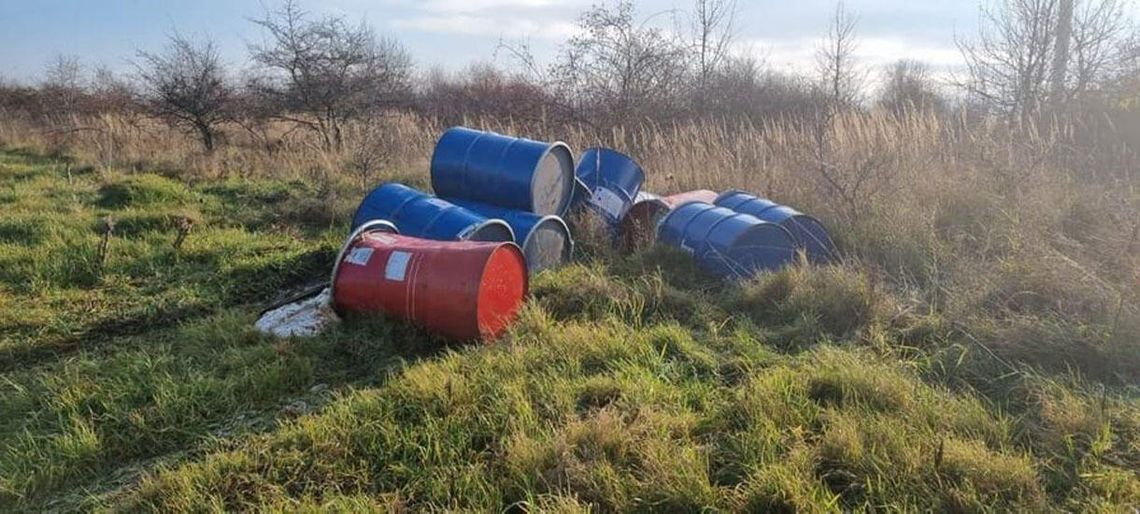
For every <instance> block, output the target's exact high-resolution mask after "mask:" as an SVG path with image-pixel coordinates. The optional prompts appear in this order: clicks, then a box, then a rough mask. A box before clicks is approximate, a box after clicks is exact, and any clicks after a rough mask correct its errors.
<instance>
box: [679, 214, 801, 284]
mask: <svg viewBox="0 0 1140 514" xmlns="http://www.w3.org/2000/svg"><path fill="white" fill-rule="evenodd" d="M657 240H658V241H659V242H661V243H664V244H667V245H671V246H677V247H680V248H681V249H683V250H685V251H687V252H689V253H691V254H693V257H694V258H695V259H696V260H697V264H698V265H700V267H701V268H702V269H704V270H705V271H707V272H709V273H711V274H713V275H716V276H718V277H721V278H728V279H740V278H747V277H750V276H752V275H754V274H755V273H756V272H759V271H774V270H777V269H780V268H782V267H784V266H787V265H789V264H791V263H792V262H794V260H795V239H794V238H792V235H791V234H790V233H788V231H787V230H785V229H784V228H783V227H780V226H779V225H776V224H774V223H768V222H766V221H761V220H759V219H757V218H755V217H753V216H749V215H747V214H740V213H737V212H734V211H732V210H730V209H725V208H723V207H717V206H715V205H712V204H708V203H704V202H689V203H685V204H682V205H680V206H678V207H677V208H676V209H673V212H671V213H669V215H668V216H666V217H665V218H664V219H663V220H661V225H660V227H659V229H658V236H657Z"/></svg>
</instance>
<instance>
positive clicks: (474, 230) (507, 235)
mask: <svg viewBox="0 0 1140 514" xmlns="http://www.w3.org/2000/svg"><path fill="white" fill-rule="evenodd" d="M377 219H379V220H387V221H390V222H392V223H393V224H394V225H396V227H397V228H398V229H399V230H400V233H401V234H403V235H407V236H412V237H420V238H424V239H434V240H437V241H456V240H469V241H514V233H513V232H512V231H511V227H510V226H509V225H508V224H507V223H506V222H504V221H502V220H498V219H489V218H487V217H484V216H481V215H479V214H477V213H475V212H472V211H470V210H467V209H464V208H462V207H459V206H458V205H455V204H453V203H451V202H448V201H446V200H441V199H439V198H434V197H432V196H429V195H427V194H425V193H423V192H420V191H417V190H415V189H412V188H410V187H408V186H405V185H403V184H395V183H391V184H385V185H382V186H380V187H378V188H376V189H374V190H373V191H372V192H371V193H368V196H366V197H364V201H362V202H361V203H360V206H359V207H357V209H356V214H355V215H354V216H353V218H352V227H353V229H356V228H357V227H359V226H361V225H363V224H364V223H366V222H368V221H370V220H377Z"/></svg>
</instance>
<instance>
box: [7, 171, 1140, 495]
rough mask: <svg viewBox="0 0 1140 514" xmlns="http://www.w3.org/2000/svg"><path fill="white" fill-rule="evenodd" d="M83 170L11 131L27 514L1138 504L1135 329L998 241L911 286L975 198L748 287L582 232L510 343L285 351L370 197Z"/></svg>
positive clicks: (538, 287) (15, 393) (369, 337)
mask: <svg viewBox="0 0 1140 514" xmlns="http://www.w3.org/2000/svg"><path fill="white" fill-rule="evenodd" d="M64 169H65V168H64V164H63V163H62V161H56V160H51V159H45V158H40V157H37V156H34V155H28V154H23V153H16V152H9V153H0V209H3V211H2V212H3V214H2V217H0V510H3V511H40V510H110V511H131V512H134V511H164V512H165V511H202V510H214V511H233V510H274V511H288V512H295V511H325V510H333V511H344V512H358V511H392V510H400V509H409V510H413V511H421V510H471V511H495V512H498V511H503V510H513V511H530V510H541V511H552V512H579V511H586V510H594V511H603V512H626V511H666V512H697V511H703V510H706V509H713V510H725V511H753V512H756V511H760V512H764V511H769V512H771V511H774V512H794V511H807V512H812V511H841V510H868V509H876V510H879V509H883V510H907V511H929V510H935V511H963V512H976V511H994V512H1008V511H1042V510H1058V509H1059V510H1075V511H1104V512H1122V511H1124V512H1127V511H1128V510H1129V509H1130V508H1133V507H1135V506H1136V505H1138V504H1140V476H1138V475H1137V471H1136V470H1137V469H1140V399H1138V395H1137V392H1136V391H1137V389H1136V388H1137V385H1138V384H1140V383H1138V381H1137V379H1136V376H1137V375H1136V374H1130V373H1131V372H1132V370H1134V369H1135V368H1133V366H1135V364H1136V363H1137V362H1138V361H1140V357H1137V355H1136V353H1137V346H1136V332H1135V330H1134V329H1133V328H1132V325H1129V323H1133V322H1134V321H1135V320H1134V319H1132V318H1131V317H1130V315H1129V314H1128V313H1127V312H1126V313H1125V315H1124V316H1115V317H1113V316H1107V315H1106V314H1105V312H1104V311H1106V310H1108V311H1111V310H1112V309H1111V308H1110V307H1111V306H1108V307H1106V306H1104V305H1099V304H1096V303H1094V302H1093V301H1092V300H1093V299H1095V298H1096V297H1095V295H1093V294H1092V293H1090V292H1089V291H1087V290H1083V289H1079V288H1078V289H1059V288H1058V287H1057V285H1056V282H1055V281H1054V279H1053V277H1055V275H1054V274H1051V273H1052V272H1053V271H1052V270H1049V269H1041V268H1033V267H1025V266H1023V265H1022V264H1021V261H1018V260H1017V259H1016V257H1017V255H1019V254H1018V253H1016V251H1015V250H1012V249H1010V248H1007V247H1001V246H992V247H990V248H991V249H990V250H989V253H986V254H984V255H975V256H970V257H969V258H970V259H976V260H971V261H970V262H971V263H973V264H974V265H977V266H979V267H978V268H977V269H978V270H979V273H983V272H984V273H991V275H989V276H991V277H998V278H999V279H1000V280H988V281H986V282H985V283H984V284H981V285H982V286H984V287H970V288H968V289H962V290H968V291H969V293H970V294H955V295H953V297H952V299H953V301H933V300H929V297H933V296H937V294H936V293H932V292H930V291H929V290H928V289H921V290H920V291H919V292H918V293H915V292H914V289H908V288H907V287H903V286H905V285H908V284H909V285H910V286H911V287H913V286H914V284H916V283H917V284H920V286H919V287H926V286H922V285H921V284H928V283H933V282H937V281H939V280H942V279H941V278H940V274H941V273H943V272H942V271H941V270H932V269H931V268H930V267H929V266H928V264H929V262H930V261H929V258H930V256H931V255H938V254H939V252H944V251H949V250H953V249H955V248H957V246H956V245H958V244H960V243H959V241H961V240H967V239H969V238H971V237H975V236H976V235H977V234H978V232H979V230H980V229H979V228H978V226H979V223H978V222H977V221H976V220H973V218H971V217H969V216H966V215H961V216H958V215H955V214H954V213H955V212H957V211H955V210H954V209H951V208H948V210H947V211H946V213H945V214H944V218H943V219H941V220H937V224H936V225H937V226H936V227H935V230H932V231H931V232H930V233H929V234H925V233H923V234H921V235H919V234H912V235H913V236H914V237H907V238H904V239H903V240H899V241H896V240H892V239H889V238H887V237H886V234H885V233H875V232H867V233H866V234H865V235H866V236H867V238H866V239H865V240H864V241H865V242H864V243H863V244H864V245H865V246H864V247H863V248H862V251H861V255H862V257H863V259H864V261H863V262H857V261H853V262H849V263H846V264H844V265H838V266H831V267H804V268H794V269H790V270H786V271H784V272H780V273H775V274H769V275H765V276H762V277H759V278H757V279H755V280H753V281H750V282H747V283H744V284H741V285H725V284H721V283H718V282H715V281H713V280H710V279H708V278H707V277H704V276H702V275H701V274H700V273H699V272H698V271H697V269H696V268H695V267H694V266H693V265H692V263H691V262H689V260H688V258H687V257H686V256H685V255H684V254H682V253H679V252H674V251H670V250H667V249H662V248H655V249H650V250H646V251H643V252H640V253H637V254H634V255H630V256H618V255H614V254H613V253H612V252H611V251H608V250H606V249H605V246H606V245H604V244H601V243H600V242H599V241H597V240H593V239H591V237H590V236H589V235H588V234H585V235H580V237H579V239H580V243H581V245H582V247H583V252H582V253H583V255H585V256H587V258H585V259H584V260H582V261H580V262H578V263H575V264H573V265H570V266H567V267H564V268H562V269H560V270H556V271H553V272H548V273H544V274H542V275H540V276H538V277H535V278H534V280H533V281H532V287H531V298H530V301H529V303H528V306H527V308H526V309H525V311H524V314H523V316H522V319H521V320H520V321H519V322H518V323H517V324H516V325H515V326H514V327H513V328H512V330H511V331H510V333H509V334H508V335H507V336H506V337H505V338H504V339H503V340H502V341H500V342H499V343H498V344H495V345H488V346H467V345H448V344H445V343H444V342H442V341H439V340H436V339H434V338H432V337H430V336H428V335H426V334H424V333H422V332H421V331H419V330H417V329H415V328H412V327H409V326H407V325H405V324H403V323H400V322H397V321H392V320H385V319H349V320H347V321H346V322H345V323H344V324H342V325H341V326H339V327H338V328H336V329H334V330H332V331H331V332H329V333H326V334H324V335H322V336H320V337H316V338H311V339H297V340H286V341H280V340H274V339H272V338H268V337H266V336H263V335H260V334H258V333H256V332H255V331H254V330H253V329H252V323H253V321H254V320H255V319H256V316H257V314H258V312H259V310H260V308H261V307H262V306H264V305H265V304H266V303H267V302H269V301H271V300H272V299H273V298H275V297H277V296H279V295H282V294H283V293H284V292H285V291H288V290H291V289H294V288H297V287H300V286H304V285H306V284H308V283H311V282H312V281H315V280H320V279H322V278H323V277H324V276H325V274H326V273H327V270H328V268H329V267H330V264H331V260H332V258H333V253H334V252H335V249H336V248H337V247H338V246H339V243H340V239H341V237H342V236H343V234H344V232H345V230H346V226H345V223H346V221H347V218H348V216H349V214H350V213H351V207H352V206H351V201H349V200H347V199H351V198H352V197H353V195H356V194H357V193H358V192H357V191H353V190H352V189H349V188H348V186H343V189H342V190H335V189H334V191H337V194H336V195H332V196H330V195H329V191H328V190H327V189H323V188H313V187H311V186H309V185H306V184H305V183H299V182H278V181H268V180H266V181H247V180H237V179H227V180H224V181H184V180H182V179H180V178H179V177H178V176H177V175H165V176H160V175H158V174H151V173H145V172H140V173H132V174H120V173H116V172H108V173H104V174H99V173H94V172H88V173H74V172H73V173H72V175H71V177H70V178H69V177H68V175H67V174H66V172H65V171H64ZM336 187H341V186H336ZM979 202H981V201H979ZM980 205H981V207H978V206H976V205H974V204H970V203H966V204H965V205H964V206H962V207H960V209H959V210H961V211H962V212H969V213H971V214H970V215H971V216H973V215H974V214H973V213H975V211H976V210H977V209H978V208H982V207H985V206H986V205H988V204H986V203H985V202H981V204H980ZM108 216H109V217H111V219H112V220H114V222H115V230H114V231H113V232H112V235H111V237H110V240H109V244H108V251H107V252H106V254H105V255H101V254H100V246H101V238H102V237H103V231H104V227H105V222H104V220H105V219H106V218H107V217H108ZM182 219H188V220H190V221H191V222H192V224H193V228H192V229H191V232H190V234H189V235H188V237H187V238H186V240H185V242H184V243H183V245H182V246H181V248H178V249H176V248H174V247H173V242H174V240H175V239H176V237H177V231H178V225H179V220H182ZM986 234H988V235H992V234H989V233H988V232H987V233H986ZM895 237H898V235H896V236H895ZM1007 240H1008V239H1007ZM948 249H949V250H948ZM983 264H984V267H983ZM883 270H888V271H887V272H884V271H883ZM895 271H901V272H902V273H901V275H904V276H906V277H907V278H908V280H911V279H913V280H914V282H907V283H906V284H900V283H899V282H896V281H893V280H890V278H889V277H890V276H891V274H892V273H894V272H895ZM941 287H950V286H947V285H943V286H941ZM956 291H958V290H956ZM1025 291H1030V292H1033V293H1034V294H1025V293H1024V292H1025ZM916 296H917V297H919V298H920V299H919V300H916V299H915V297H916ZM1039 297H1040V298H1050V299H1051V301H1042V300H1040V298H1039ZM916 306H917V307H916ZM1113 325H1115V329H1116V330H1115V331H1111V330H1109V327H1110V326H1113Z"/></svg>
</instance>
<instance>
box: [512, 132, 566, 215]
mask: <svg viewBox="0 0 1140 514" xmlns="http://www.w3.org/2000/svg"><path fill="white" fill-rule="evenodd" d="M507 137H510V136H507ZM515 139H523V138H515ZM537 142H538V143H542V141H537ZM555 151H560V152H562V154H563V155H564V156H565V157H566V162H568V163H570V180H569V184H566V183H564V184H563V191H562V193H563V194H562V199H561V200H560V203H559V204H558V208H557V209H556V210H555V212H553V213H545V212H538V211H539V209H538V198H537V197H535V194H534V192H535V191H534V186H535V182H536V181H537V180H538V170H539V168H541V167H542V161H544V160H546V156H548V155H551V154H552V153H554V152H555ZM555 159H558V157H557V156H555ZM558 162H559V163H561V162H562V159H558ZM576 170H577V167H576V166H574V151H573V150H571V149H570V145H568V144H566V143H564V142H562V141H554V142H552V143H549V144H547V145H546V148H545V149H544V150H543V151H542V155H541V156H539V158H538V161H537V162H535V163H534V168H533V169H531V172H530V211H531V212H533V213H535V214H538V215H540V216H545V215H558V216H561V215H564V214H566V211H567V210H569V209H570V205H571V204H572V203H573V202H574V191H575V190H576V189H577V185H576V184H575V183H574V180H575V179H577V178H578V175H577V173H576ZM562 176H563V177H565V176H566V169H565V168H563V169H562ZM563 182H566V181H565V180H564V181H563ZM567 186H568V187H567Z"/></svg>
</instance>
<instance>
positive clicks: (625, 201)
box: [574, 148, 645, 225]
mask: <svg viewBox="0 0 1140 514" xmlns="http://www.w3.org/2000/svg"><path fill="white" fill-rule="evenodd" d="M574 175H575V176H576V177H577V179H578V180H580V181H582V183H583V184H585V186H586V188H587V189H588V190H589V193H588V195H589V196H588V197H587V198H586V204H587V205H589V206H590V208H592V209H593V210H594V211H596V212H597V213H598V214H600V215H601V216H602V217H603V218H605V219H606V221H607V222H609V223H610V224H611V225H615V224H617V223H618V222H620V221H621V219H622V218H623V217H625V214H626V213H627V212H629V208H630V207H631V206H633V202H634V200H635V199H636V198H637V193H639V192H640V191H641V184H642V183H643V182H645V172H644V171H642V169H641V167H640V166H638V165H637V163H636V162H634V160H633V159H631V158H629V156H627V155H625V154H623V153H621V152H618V151H615V150H611V149H608V148H590V149H588V150H586V151H585V153H583V154H582V155H581V157H579V159H578V167H577V169H576V170H575V172H574Z"/></svg>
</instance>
